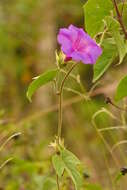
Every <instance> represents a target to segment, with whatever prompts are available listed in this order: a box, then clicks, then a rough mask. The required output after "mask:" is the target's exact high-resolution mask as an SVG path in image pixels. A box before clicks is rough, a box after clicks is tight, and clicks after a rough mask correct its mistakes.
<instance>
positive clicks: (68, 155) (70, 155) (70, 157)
mask: <svg viewBox="0 0 127 190" xmlns="http://www.w3.org/2000/svg"><path fill="white" fill-rule="evenodd" d="M61 154H62V158H64V161H66V160H67V162H69V163H70V164H73V165H78V164H81V162H80V160H79V159H78V158H77V157H76V156H75V155H74V154H73V153H72V152H70V151H69V150H67V149H62V150H61Z"/></svg>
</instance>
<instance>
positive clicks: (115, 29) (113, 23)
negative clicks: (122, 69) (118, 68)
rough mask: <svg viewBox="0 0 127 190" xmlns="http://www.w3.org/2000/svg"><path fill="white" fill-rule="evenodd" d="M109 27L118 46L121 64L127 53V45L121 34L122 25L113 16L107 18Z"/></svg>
mask: <svg viewBox="0 0 127 190" xmlns="http://www.w3.org/2000/svg"><path fill="white" fill-rule="evenodd" d="M105 20H106V22H107V26H108V30H109V31H110V32H111V33H112V36H113V38H114V40H115V42H116V46H117V49H118V53H119V64H120V63H122V61H123V59H124V57H125V55H126V53H127V43H126V42H125V40H124V36H123V35H121V34H120V25H119V23H118V21H117V20H115V19H114V18H112V17H111V16H107V17H106V18H105Z"/></svg>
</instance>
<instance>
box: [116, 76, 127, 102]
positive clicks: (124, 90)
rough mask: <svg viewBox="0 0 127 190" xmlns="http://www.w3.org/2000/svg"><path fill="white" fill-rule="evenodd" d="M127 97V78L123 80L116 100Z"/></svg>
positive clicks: (118, 88) (117, 91)
mask: <svg viewBox="0 0 127 190" xmlns="http://www.w3.org/2000/svg"><path fill="white" fill-rule="evenodd" d="M126 96H127V76H125V77H124V78H122V79H121V81H120V83H119V85H118V87H117V90H116V94H115V100H116V101H119V100H122V99H123V98H125V97H126Z"/></svg>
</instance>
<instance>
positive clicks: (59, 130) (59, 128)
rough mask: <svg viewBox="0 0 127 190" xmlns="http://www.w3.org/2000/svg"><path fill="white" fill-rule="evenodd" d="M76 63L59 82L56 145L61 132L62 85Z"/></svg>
mask: <svg viewBox="0 0 127 190" xmlns="http://www.w3.org/2000/svg"><path fill="white" fill-rule="evenodd" d="M77 64H78V63H75V64H73V65H72V66H71V68H70V69H69V70H68V72H67V73H66V75H65V77H64V79H63V80H62V82H61V86H60V90H59V92H58V95H59V116H58V143H59V142H60V138H61V130H62V95H63V87H64V84H65V82H66V80H67V78H68V76H69V74H70V73H71V71H72V70H73V69H74V67H75V66H76V65H77Z"/></svg>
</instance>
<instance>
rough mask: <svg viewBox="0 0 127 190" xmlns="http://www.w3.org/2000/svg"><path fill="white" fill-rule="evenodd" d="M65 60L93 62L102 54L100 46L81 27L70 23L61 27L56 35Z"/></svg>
mask: <svg viewBox="0 0 127 190" xmlns="http://www.w3.org/2000/svg"><path fill="white" fill-rule="evenodd" d="M57 40H58V43H59V44H60V45H61V50H62V52H63V53H64V54H65V56H66V58H65V61H69V60H73V61H81V62H83V63H84V64H95V63H96V61H97V59H98V57H99V56H100V55H101V54H102V49H101V47H100V46H99V45H98V44H97V43H96V42H95V41H94V40H93V39H92V38H91V37H90V36H89V35H88V34H87V33H86V32H85V31H84V30H83V29H82V28H77V27H75V26H73V25H70V26H69V27H68V28H61V29H60V30H59V34H58V37H57Z"/></svg>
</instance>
